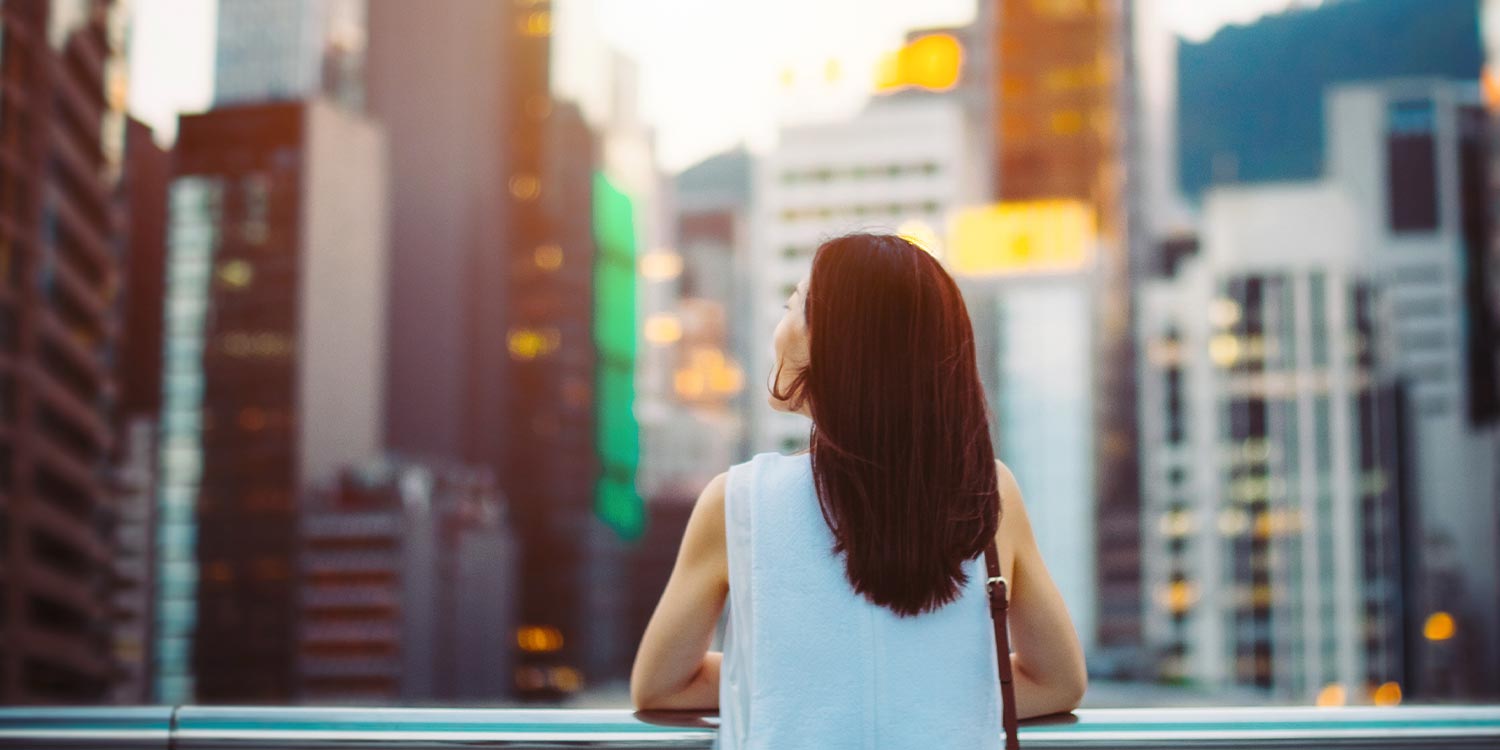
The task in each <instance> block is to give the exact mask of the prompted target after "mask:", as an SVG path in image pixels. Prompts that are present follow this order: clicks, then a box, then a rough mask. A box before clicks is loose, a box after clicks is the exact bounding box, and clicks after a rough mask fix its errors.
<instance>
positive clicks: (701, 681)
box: [630, 474, 729, 710]
mask: <svg viewBox="0 0 1500 750" xmlns="http://www.w3.org/2000/svg"><path fill="white" fill-rule="evenodd" d="M726 479H727V477H726V475H724V474H720V475H718V476H717V477H714V478H713V481H711V482H709V483H708V486H707V487H705V488H704V489H703V494H701V495H699V496H698V502H697V504H696V505H695V506H694V507H693V515H692V516H691V517H690V518H689V519H688V524H687V531H686V532H684V533H683V536H682V549H681V550H680V551H679V552H678V553H677V565H676V566H675V567H673V568H672V577H671V578H670V579H668V580H667V589H666V591H665V592H663V593H662V595H661V602H660V603H658V604H657V605H656V612H655V613H653V614H652V615H651V622H650V623H649V624H648V625H646V634H645V635H644V636H642V637H641V647H640V650H638V651H637V652H636V655H635V666H634V667H633V668H632V669H631V671H630V700H631V702H632V703H634V704H635V707H636V709H638V710H660V709H714V708H718V706H719V662H720V659H721V655H720V654H717V653H711V652H709V650H708V646H709V644H710V643H712V642H713V636H714V628H716V627H717V626H718V624H719V614H720V613H721V612H722V611H723V609H724V598H725V597H726V596H727V595H728V593H729V565H728V557H727V554H726V552H725V547H724V485H725V482H726Z"/></svg>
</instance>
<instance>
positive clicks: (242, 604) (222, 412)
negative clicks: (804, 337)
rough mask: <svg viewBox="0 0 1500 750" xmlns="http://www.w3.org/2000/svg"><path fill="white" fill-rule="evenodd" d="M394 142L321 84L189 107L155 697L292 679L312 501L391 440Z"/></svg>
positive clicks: (171, 310)
mask: <svg viewBox="0 0 1500 750" xmlns="http://www.w3.org/2000/svg"><path fill="white" fill-rule="evenodd" d="M384 148H385V144H384V135H383V133H382V132H381V130H380V129H379V128H378V127H376V126H374V125H372V124H371V123H369V122H368V121H366V120H364V119H362V118H360V117H359V116H357V115H354V114H351V113H349V112H347V111H345V110H342V109H340V108H337V107H334V106H332V105H329V104H327V103H325V102H321V101H317V100H314V101H311V102H306V103H301V102H293V103H281V104H266V105H250V106H243V107H226V108H220V109H216V110H213V111H210V112H208V113H205V114H201V115H189V116H184V117H183V118H182V119H181V121H180V124H179V128H178V140H177V151H176V155H177V163H176V170H175V178H174V180H173V182H172V186H171V193H170V199H169V212H170V213H169V216H170V219H169V225H168V234H167V285H166V316H165V331H166V333H165V341H164V346H163V357H162V362H163V366H162V371H163V372H162V377H163V384H162V408H161V416H160V425H161V427H160V440H161V445H160V451H159V463H158V466H159V478H158V481H159V484H160V487H159V491H158V501H157V509H156V513H157V527H156V536H157V540H158V545H157V550H158V556H159V559H158V564H157V567H158V570H157V573H156V578H157V581H156V583H157V597H156V598H157V601H156V611H155V627H156V634H155V637H154V643H153V644H152V650H153V658H154V659H155V664H154V682H155V685H154V691H153V694H154V697H155V700H156V701H159V702H164V703H181V702H188V701H195V700H196V701H202V702H222V701H240V702H280V701H286V700H289V699H290V697H291V696H292V695H293V694H294V693H295V680H294V675H295V673H294V665H295V660H294V656H295V644H296V638H295V618H296V614H297V607H296V582H295V575H294V574H295V571H296V565H295V559H296V558H295V555H296V498H298V497H299V496H300V493H301V491H302V488H303V487H305V486H306V485H307V483H308V482H310V481H315V480H317V479H319V478H322V477H327V476H331V475H333V474H334V473H335V472H336V471H337V470H338V469H339V468H340V467H342V466H344V465H346V464H349V463H351V462H353V461H356V460H361V459H363V458H365V457H368V456H372V455H378V454H379V452H380V451H379V447H380V444H379V439H380V425H381V423H382V409H381V406H382V402H381V397H382V394H383V385H384V384H383V378H382V375H383V369H382V368H381V367H380V361H381V353H382V349H383V345H384V338H385V337H384V332H385V325H384V321H385V316H384V312H385V305H384V300H385V257H386V231H385V224H384V222H383V221H382V220H381V217H383V216H384V215H385V179H386V173H385V166H384V165H385V159H384Z"/></svg>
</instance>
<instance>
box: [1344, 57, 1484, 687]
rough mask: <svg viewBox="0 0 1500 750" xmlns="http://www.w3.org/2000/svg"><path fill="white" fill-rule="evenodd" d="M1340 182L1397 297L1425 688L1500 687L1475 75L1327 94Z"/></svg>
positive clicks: (1397, 373) (1376, 268)
mask: <svg viewBox="0 0 1500 750" xmlns="http://www.w3.org/2000/svg"><path fill="white" fill-rule="evenodd" d="M1326 101H1327V103H1326V106H1325V112H1326V115H1325V116H1326V118H1327V128H1326V132H1327V136H1326V139H1325V140H1326V142H1327V149H1328V152H1327V157H1326V159H1327V167H1326V169H1327V178H1328V179H1329V180H1331V181H1333V182H1335V183H1337V184H1338V185H1339V186H1340V187H1341V188H1342V189H1343V190H1344V191H1345V192H1346V193H1347V195H1348V196H1349V197H1350V199H1351V201H1352V204H1353V207H1354V210H1355V212H1356V217H1357V218H1356V221H1357V223H1358V225H1359V226H1360V227H1361V228H1363V229H1364V230H1365V231H1366V233H1367V234H1366V236H1367V238H1368V245H1367V249H1366V250H1365V252H1364V256H1363V257H1364V258H1365V259H1366V262H1367V263H1368V264H1369V266H1370V268H1371V271H1372V272H1373V273H1374V275H1375V279H1376V284H1377V285H1378V286H1379V288H1380V290H1381V292H1382V296H1383V297H1384V298H1385V300H1386V304H1387V305H1388V309H1387V311H1386V312H1387V313H1388V314H1389V316H1390V320H1391V325H1392V330H1391V331H1390V336H1389V338H1388V344H1389V346H1390V352H1389V360H1390V364H1391V370H1392V372H1391V374H1392V375H1393V376H1394V377H1397V378H1399V379H1400V380H1401V382H1402V383H1403V388H1404V396H1405V398H1404V400H1405V403H1406V409H1405V410H1404V413H1403V415H1402V417H1403V419H1404V421H1405V422H1406V423H1407V424H1408V425H1409V427H1410V429H1409V434H1408V435H1405V436H1404V438H1403V439H1404V440H1405V441H1407V444H1408V445H1409V446H1410V451H1411V456H1412V465H1411V466H1410V467H1409V469H1408V472H1409V479H1410V482H1409V487H1410V490H1411V493H1412V497H1413V499H1414V502H1415V506H1416V509H1417V510H1416V513H1415V519H1414V521H1415V523H1414V524H1413V528H1411V529H1409V532H1410V533H1411V534H1412V538H1413V542H1414V551H1415V554H1416V556H1417V563H1416V571H1417V573H1416V580H1415V581H1414V583H1415V584H1416V590H1413V591H1409V592H1407V593H1408V594H1409V595H1410V596H1411V601H1410V602H1409V604H1410V606H1411V607H1412V608H1413V609H1414V613H1415V614H1416V615H1417V618H1416V622H1415V625H1414V627H1422V628H1424V629H1425V626H1424V623H1425V621H1426V619H1427V618H1429V617H1431V616H1433V615H1435V614H1438V613H1446V614H1447V615H1449V616H1450V617H1452V618H1453V619H1454V621H1455V622H1456V623H1457V627H1456V628H1455V632H1454V635H1453V636H1452V637H1451V638H1447V639H1441V640H1436V641H1429V640H1427V639H1425V638H1418V639H1414V642H1415V643H1416V644H1418V646H1419V647H1420V649H1421V651H1420V652H1419V653H1418V654H1416V655H1415V657H1416V658H1415V659H1414V660H1413V663H1415V664H1418V665H1421V667H1422V670H1423V673H1422V674H1416V675H1409V676H1408V677H1409V679H1412V680H1416V681H1417V687H1418V688H1419V689H1420V691H1421V692H1422V693H1423V694H1424V695H1429V696H1444V695H1464V694H1472V693H1473V692H1475V691H1478V692H1482V693H1487V694H1493V692H1494V691H1495V690H1497V689H1500V641H1497V639H1496V637H1495V634H1496V633H1500V544H1497V535H1500V502H1497V499H1500V385H1497V383H1496V379H1497V373H1496V368H1497V364H1496V354H1497V352H1496V347H1497V343H1496V341H1495V339H1494V330H1495V326H1496V325H1497V322H1500V289H1497V287H1496V282H1495V274H1496V269H1495V263H1496V261H1495V260H1494V252H1493V250H1492V249H1491V243H1492V242H1493V241H1494V240H1493V235H1492V234H1491V233H1490V231H1488V229H1487V228H1488V227H1492V226H1493V223H1492V222H1493V221H1494V219H1493V217H1490V218H1488V219H1487V218H1486V216H1485V214H1486V212H1487V211H1491V210H1493V206H1492V205H1491V203H1490V201H1491V198H1490V194H1489V192H1488V191H1489V190H1490V189H1491V188H1490V187H1489V185H1491V184H1492V182H1493V180H1494V176H1493V175H1492V174H1490V173H1489V170H1490V169H1491V168H1492V165H1491V164H1489V163H1487V161H1486V160H1485V159H1483V158H1481V156H1480V155H1481V154H1482V153H1483V152H1484V149H1483V145H1482V144H1483V141H1484V140H1485V139H1486V138H1487V137H1488V136H1487V133H1486V130H1487V127H1488V125H1487V122H1486V120H1487V115H1486V113H1485V112H1484V110H1483V109H1482V107H1481V106H1480V103H1479V92H1478V90H1477V86H1475V85H1474V84H1473V83H1457V82H1450V81H1439V80H1430V79H1429V80H1421V79H1419V80H1402V81H1392V82H1384V83H1378V84H1369V85H1358V86H1348V87H1341V88H1337V89H1334V90H1333V91H1332V92H1331V93H1330V94H1329V95H1328V97H1327V100H1326Z"/></svg>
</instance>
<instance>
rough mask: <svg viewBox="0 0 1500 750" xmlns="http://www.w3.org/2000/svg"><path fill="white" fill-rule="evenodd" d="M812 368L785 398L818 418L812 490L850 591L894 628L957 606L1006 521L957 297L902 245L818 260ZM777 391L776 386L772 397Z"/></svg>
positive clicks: (922, 257) (846, 249)
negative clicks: (899, 618)
mask: <svg viewBox="0 0 1500 750" xmlns="http://www.w3.org/2000/svg"><path fill="white" fill-rule="evenodd" d="M804 305H805V318H806V320H807V330H808V337H809V342H808V344H809V358H808V361H807V364H806V366H805V367H804V368H803V369H802V370H801V371H800V372H798V373H796V374H795V376H794V377H793V378H792V379H791V382H790V383H789V384H788V385H787V392H786V393H781V392H776V393H775V395H776V397H777V398H780V399H782V400H784V401H786V402H787V403H789V404H794V405H804V404H805V405H806V406H807V407H808V409H809V413H810V414H811V415H812V420H813V427H812V438H811V441H810V445H811V452H812V471H813V481H814V483H815V485H816V487H817V494H818V504H819V505H820V506H821V507H822V510H823V519H824V520H825V521H826V522H827V523H828V527H829V529H830V530H832V532H833V537H834V545H833V552H834V553H835V554H842V555H844V560H845V572H846V574H847V576H848V578H849V582H850V584H852V585H853V586H854V590H855V591H857V592H859V593H860V594H863V595H864V596H865V597H866V598H867V599H869V600H870V601H871V602H873V603H875V604H878V605H880V606H884V607H888V608H889V609H891V610H892V611H894V612H896V613H897V614H899V615H915V614H920V613H922V612H930V611H933V610H935V609H938V608H939V607H941V606H943V605H944V604H947V603H948V602H950V601H953V600H954V599H955V598H956V597H957V596H958V594H959V592H960V591H961V590H962V586H963V585H964V584H965V583H966V582H967V580H968V576H967V575H965V573H964V570H963V565H962V564H963V563H964V561H966V560H972V559H974V558H975V557H978V556H979V555H980V554H982V553H983V552H984V549H985V547H986V545H987V544H988V542H989V540H990V539H992V538H993V537H994V536H995V529H996V526H997V524H998V521H999V492H998V486H997V482H998V479H997V477H996V473H995V454H994V450H993V448H992V446H991V444H990V433H989V426H988V421H987V414H988V412H987V409H986V406H985V398H984V388H983V386H982V385H981V384H980V380H979V371H978V368H977V366H976V364H975V359H974V330H973V328H972V327H971V325H970V323H969V313H968V308H967V307H966V306H965V305H964V300H963V297H962V296H961V295H960V294H959V291H958V285H957V284H955V283H954V282H953V278H952V277H951V276H949V275H948V273H947V271H945V270H943V267H942V265H940V264H939V263H938V262H937V260H936V259H934V258H933V257H932V256H931V255H929V254H927V253H926V252H924V251H923V250H922V249H921V248H918V247H917V246H916V245H914V244H912V243H911V242H909V241H907V240H905V239H903V238H901V237H897V236H894V235H882V234H850V235H846V236H843V237H838V238H835V239H832V240H829V241H827V242H825V243H823V244H822V246H820V247H819V248H818V252H817V254H816V255H815V256H814V257H813V265H812V275H811V277H810V278H809V280H808V285H807V293H806V296H805V301H804ZM772 388H773V390H775V386H774V385H773V386H772Z"/></svg>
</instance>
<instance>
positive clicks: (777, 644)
mask: <svg viewBox="0 0 1500 750" xmlns="http://www.w3.org/2000/svg"><path fill="white" fill-rule="evenodd" d="M724 516H725V518H724V523H725V528H724V532H725V540H726V542H727V547H728V555H729V561H728V564H729V603H728V618H727V619H728V624H727V628H726V630H725V633H724V662H723V667H722V671H721V674H720V680H719V717H720V718H719V737H718V747H720V748H723V750H744V749H748V748H756V749H757V750H798V749H799V748H809V749H813V748H816V749H817V750H838V749H840V748H860V749H861V750H875V749H877V748H878V749H879V750H902V749H905V748H911V749H913V750H939V749H941V750H970V749H974V750H988V749H990V748H999V747H1000V746H1001V740H1002V730H1001V726H1000V685H999V679H998V677H997V671H996V662H995V640H994V638H995V635H994V629H993V627H992V625H991V624H990V612H989V605H988V602H987V599H986V597H985V591H984V586H985V572H984V560H983V558H982V557H981V558H978V559H975V560H972V561H969V562H968V563H965V570H966V571H967V572H968V574H969V581H968V584H967V586H966V587H965V590H964V593H963V594H962V595H961V596H960V597H959V598H958V599H956V600H954V601H953V602H951V603H949V604H948V605H946V606H944V607H943V608H941V609H939V610H937V611H936V612H931V613H928V614H923V615H918V616H915V617H899V616H897V615H896V614H895V613H894V612H891V611H890V610H889V609H886V608H884V607H880V606H876V605H874V604H871V603H870V601H869V600H867V599H865V598H864V597H863V596H861V595H859V594H856V593H855V592H854V589H853V588H852V587H851V586H850V584H849V581H848V579H847V578H846V577H845V574H844V561H843V558H842V556H839V557H835V556H834V554H833V553H832V547H833V534H832V533H831V532H830V531H829V530H828V525H827V523H826V522H825V521H824V520H823V515H822V512H821V511H820V510H819V508H818V499H817V495H816V493H815V490H814V489H813V481H812V467H811V462H810V459H809V457H808V456H807V455H805V454H804V455H799V456H783V455H779V454H775V453H763V454H761V455H758V456H756V457H755V458H753V459H751V460H750V461H749V462H747V463H743V464H740V465H738V466H735V467H733V468H731V469H730V470H729V482H728V487H727V490H726V492H725V512H724Z"/></svg>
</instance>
